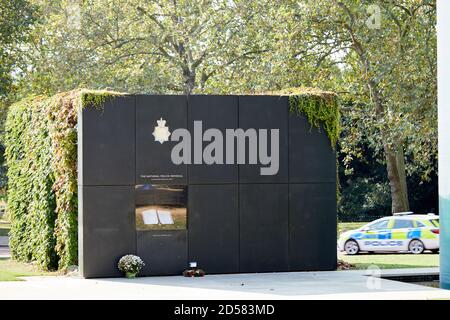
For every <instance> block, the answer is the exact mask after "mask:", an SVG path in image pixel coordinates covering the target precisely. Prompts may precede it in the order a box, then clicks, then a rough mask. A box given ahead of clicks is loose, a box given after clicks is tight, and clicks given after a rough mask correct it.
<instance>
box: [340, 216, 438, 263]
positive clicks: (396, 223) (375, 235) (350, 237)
mask: <svg viewBox="0 0 450 320" xmlns="http://www.w3.org/2000/svg"><path fill="white" fill-rule="evenodd" d="M338 248H339V250H340V251H345V252H346V253H347V254H350V255H354V254H357V253H358V252H360V251H368V252H376V251H409V252H412V253H414V254H420V253H422V252H424V251H425V250H431V251H436V252H437V251H439V216H437V215H434V214H427V215H419V214H409V213H405V214H398V215H394V216H392V217H384V218H381V219H378V220H375V221H373V222H371V223H368V224H366V225H364V226H362V227H361V228H359V229H356V230H350V231H347V232H344V233H342V234H341V235H340V237H339V240H338Z"/></svg>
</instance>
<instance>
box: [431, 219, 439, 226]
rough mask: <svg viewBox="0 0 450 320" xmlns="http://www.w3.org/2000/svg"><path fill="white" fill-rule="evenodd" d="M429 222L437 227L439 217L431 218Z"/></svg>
mask: <svg viewBox="0 0 450 320" xmlns="http://www.w3.org/2000/svg"><path fill="white" fill-rule="evenodd" d="M430 222H431V223H432V224H433V226H435V227H438V228H439V219H431V220H430Z"/></svg>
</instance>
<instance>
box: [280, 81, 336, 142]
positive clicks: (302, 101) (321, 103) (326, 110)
mask: <svg viewBox="0 0 450 320" xmlns="http://www.w3.org/2000/svg"><path fill="white" fill-rule="evenodd" d="M272 94H277V95H283V96H286V95H287V96H289V107H290V111H291V112H294V113H297V114H301V115H304V116H306V118H307V119H308V121H309V123H310V124H311V125H312V126H315V127H317V128H319V130H320V129H321V126H323V128H324V129H325V131H326V133H327V135H328V138H329V139H330V143H331V146H332V147H333V149H334V148H336V143H337V141H338V139H339V134H340V116H339V104H338V98H337V95H336V94H335V93H334V92H330V91H322V90H319V89H316V88H302V87H301V88H289V89H284V90H280V91H275V92H272Z"/></svg>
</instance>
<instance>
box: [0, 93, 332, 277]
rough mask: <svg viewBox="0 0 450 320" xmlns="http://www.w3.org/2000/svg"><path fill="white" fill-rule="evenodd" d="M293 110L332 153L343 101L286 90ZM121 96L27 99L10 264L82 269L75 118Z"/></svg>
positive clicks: (12, 178)
mask: <svg viewBox="0 0 450 320" xmlns="http://www.w3.org/2000/svg"><path fill="white" fill-rule="evenodd" d="M270 94H276V95H283V96H286V95H287V96H289V103H290V110H291V112H296V113H299V114H303V115H304V116H306V117H307V119H308V120H309V122H310V123H311V125H313V126H316V127H318V128H319V129H320V128H321V127H323V128H324V129H325V131H326V132H327V134H328V137H329V138H330V142H331V145H332V146H333V148H334V147H335V145H336V142H337V139H338V136H339V112H338V102H337V97H336V95H335V94H334V93H332V92H325V91H319V90H316V89H305V88H296V89H286V90H283V91H277V92H271V93H270ZM117 95H120V93H116V92H107V91H89V90H75V91H70V92H65V93H60V94H57V95H55V96H52V97H44V96H37V97H32V98H29V99H25V100H22V101H20V102H18V103H16V104H14V105H12V106H11V107H10V109H9V112H8V116H7V120H6V124H5V144H6V150H5V156H6V163H7V166H8V193H7V196H8V213H9V216H10V219H11V232H10V246H11V254H12V257H13V258H14V259H16V260H19V261H24V262H35V263H36V264H37V265H38V266H39V267H40V268H42V269H44V270H57V269H59V270H65V269H67V268H68V267H69V266H71V265H76V264H77V259H78V256H77V253H78V232H77V230H78V224H77V211H78V203H77V200H78V198H77V116H78V111H79V110H80V109H81V108H83V107H86V106H94V107H97V108H101V107H102V106H103V104H104V103H105V102H106V101H107V100H108V99H110V98H111V97H113V96H117Z"/></svg>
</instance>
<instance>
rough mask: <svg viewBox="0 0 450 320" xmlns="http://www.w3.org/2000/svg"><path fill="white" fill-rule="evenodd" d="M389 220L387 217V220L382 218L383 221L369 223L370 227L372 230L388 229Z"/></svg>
mask: <svg viewBox="0 0 450 320" xmlns="http://www.w3.org/2000/svg"><path fill="white" fill-rule="evenodd" d="M388 221H389V220H387V219H386V220H381V221H378V222H375V223H373V224H371V225H369V229H370V230H380V229H386V228H387V226H388Z"/></svg>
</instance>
